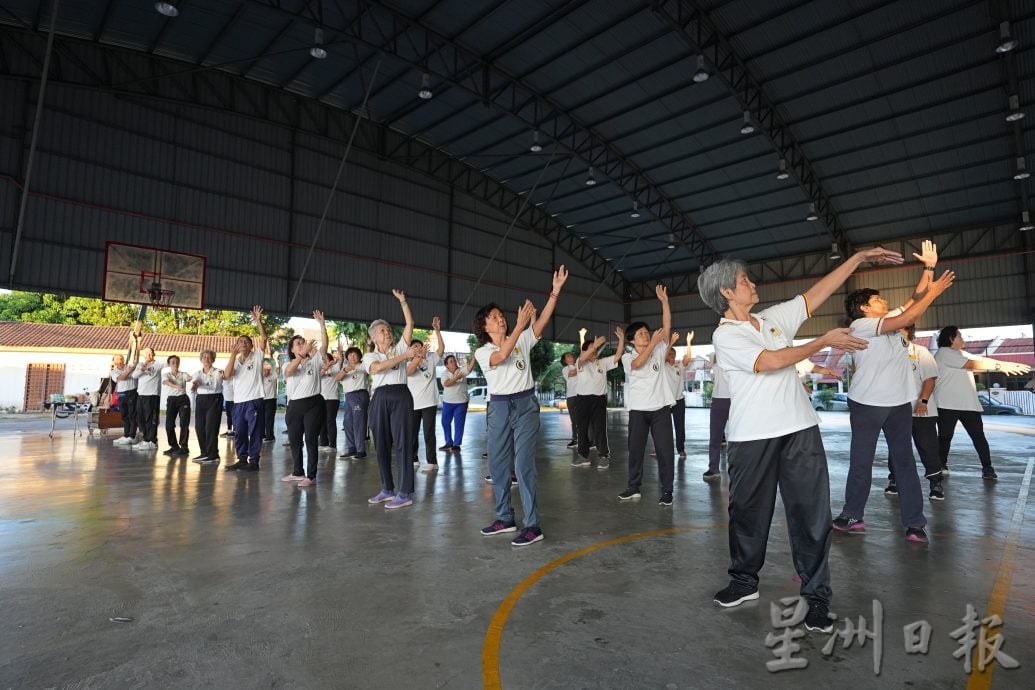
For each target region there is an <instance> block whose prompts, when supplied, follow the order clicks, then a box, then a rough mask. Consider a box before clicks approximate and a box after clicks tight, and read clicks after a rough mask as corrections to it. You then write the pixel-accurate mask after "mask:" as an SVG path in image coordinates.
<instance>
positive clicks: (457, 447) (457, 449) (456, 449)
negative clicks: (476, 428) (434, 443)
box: [450, 446, 460, 453]
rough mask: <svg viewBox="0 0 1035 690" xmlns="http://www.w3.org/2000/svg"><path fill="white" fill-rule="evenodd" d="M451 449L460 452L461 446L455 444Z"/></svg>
mask: <svg viewBox="0 0 1035 690" xmlns="http://www.w3.org/2000/svg"><path fill="white" fill-rule="evenodd" d="M450 450H452V451H453V452H454V453H459V452H460V446H453V447H452V448H451V449H450Z"/></svg>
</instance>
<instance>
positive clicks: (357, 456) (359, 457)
mask: <svg viewBox="0 0 1035 690" xmlns="http://www.w3.org/2000/svg"><path fill="white" fill-rule="evenodd" d="M366 456H367V454H366V453H353V454H352V459H353V460H362V459H363V458H365V457H366Z"/></svg>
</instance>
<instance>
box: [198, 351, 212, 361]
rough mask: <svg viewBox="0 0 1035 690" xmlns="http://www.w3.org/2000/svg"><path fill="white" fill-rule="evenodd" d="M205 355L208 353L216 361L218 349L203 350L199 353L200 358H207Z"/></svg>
mask: <svg viewBox="0 0 1035 690" xmlns="http://www.w3.org/2000/svg"><path fill="white" fill-rule="evenodd" d="M205 355H208V356H209V357H211V358H212V361H213V362H215V361H216V351H215V350H202V351H201V353H200V354H198V359H205Z"/></svg>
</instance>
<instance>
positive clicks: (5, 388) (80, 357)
mask: <svg viewBox="0 0 1035 690" xmlns="http://www.w3.org/2000/svg"><path fill="white" fill-rule="evenodd" d="M168 356H169V355H168V354H165V353H163V357H168ZM162 361H163V363H164V359H163V360H162ZM29 364H64V365H65V385H64V390H63V391H61V392H63V393H69V394H72V393H81V392H82V391H83V389H84V388H85V389H88V390H90V391H95V390H97V386H98V385H99V384H100V382H101V379H102V378H104V377H106V376H107V375H108V372H109V371H110V370H111V355H110V354H96V355H93V354H65V353H60V352H0V409H3V408H7V407H14V408H15V409H17V410H19V411H23V410H24V405H23V403H24V399H25V372H26V370H27V369H28V365H29ZM225 364H226V360H225V359H224V360H219V361H217V362H216V367H217V368H222V367H223V365H225ZM200 367H201V363H200V362H199V361H198V353H197V352H191V353H186V354H181V355H180V368H181V369H182V370H183V371H186V372H187V373H189V374H193V373H194V372H195V371H197V370H198V369H199V368H200ZM162 388H163V389H166V388H168V387H167V386H163V387H162ZM165 393H166V391H165V390H163V391H162V407H163V408H164V407H165Z"/></svg>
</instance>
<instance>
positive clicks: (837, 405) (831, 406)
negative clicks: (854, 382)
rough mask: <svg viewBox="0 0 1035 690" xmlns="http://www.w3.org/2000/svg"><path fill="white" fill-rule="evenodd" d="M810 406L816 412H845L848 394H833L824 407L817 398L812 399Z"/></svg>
mask: <svg viewBox="0 0 1035 690" xmlns="http://www.w3.org/2000/svg"><path fill="white" fill-rule="evenodd" d="M812 406H813V407H814V408H816V409H817V410H826V411H827V412H847V411H848V394H847V393H834V397H833V398H831V399H830V402H828V403H827V404H826V405H824V404H823V401H822V400H819V399H817V398H813V399H812Z"/></svg>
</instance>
